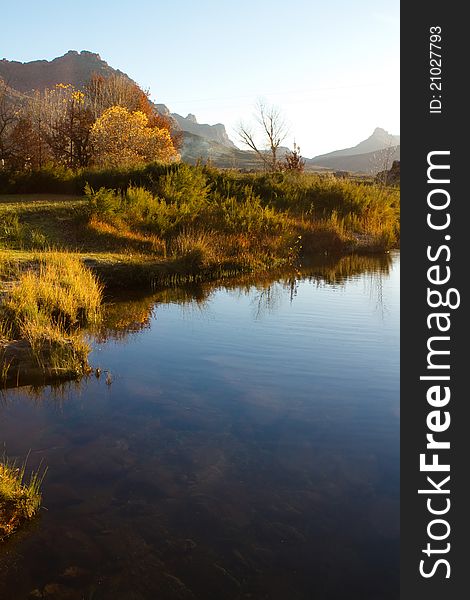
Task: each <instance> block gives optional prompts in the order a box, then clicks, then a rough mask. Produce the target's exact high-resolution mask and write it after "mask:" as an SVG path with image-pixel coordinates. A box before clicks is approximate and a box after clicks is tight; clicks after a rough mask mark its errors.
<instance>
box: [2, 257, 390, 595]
mask: <svg viewBox="0 0 470 600" xmlns="http://www.w3.org/2000/svg"><path fill="white" fill-rule="evenodd" d="M398 298H399V255H398V254H392V255H389V256H387V257H382V258H381V259H380V260H379V259H372V258H367V259H364V258H362V259H360V258H354V257H353V258H347V259H343V260H341V261H334V260H332V259H328V261H326V259H325V262H324V264H323V265H317V266H316V267H311V268H310V269H304V270H303V271H302V272H299V273H291V274H288V275H283V276H281V277H279V279H277V280H273V281H267V280H264V281H256V280H255V281H250V280H248V279H247V280H245V281H244V282H240V283H239V284H238V283H237V284H234V283H232V284H231V285H230V287H229V288H227V287H223V286H222V287H221V286H219V287H216V288H211V287H210V286H202V287H198V288H192V289H185V290H181V289H180V290H173V291H167V292H160V293H156V294H154V295H153V296H151V297H146V298H144V297H135V298H129V297H128V298H126V299H125V300H124V299H121V300H119V299H115V301H114V303H113V305H112V306H111V307H110V308H109V311H108V317H107V325H108V326H107V328H104V329H103V330H102V331H101V332H99V333H98V335H97V336H96V337H95V339H94V341H93V353H92V355H91V363H92V364H93V365H94V366H95V367H97V366H99V367H101V369H102V370H103V371H104V373H103V374H102V376H101V377H100V378H99V379H98V378H96V377H95V376H92V377H90V378H88V379H87V380H85V381H82V382H80V383H79V384H74V385H69V386H64V387H63V388H56V389H52V388H49V387H48V388H45V389H36V390H33V389H28V388H24V389H21V390H16V391H9V392H7V393H5V394H4V397H3V402H0V443H2V444H3V442H4V443H5V444H6V449H7V452H8V454H9V455H11V456H18V457H20V458H21V459H22V458H24V457H25V456H26V454H27V453H28V451H29V450H31V455H30V458H29V464H30V465H31V466H33V467H34V466H36V465H38V464H39V462H40V461H41V460H43V462H44V464H46V465H48V467H49V471H48V473H47V477H46V479H45V482H44V498H43V502H44V506H45V509H44V510H43V511H42V514H41V517H40V518H39V519H37V520H36V521H35V522H34V523H33V524H32V525H31V526H30V527H29V528H28V529H27V530H24V531H23V532H21V534H19V535H17V536H14V537H13V538H12V539H10V540H9V541H8V542H7V543H6V544H4V545H3V546H2V548H1V549H0V598H2V599H3V600H21V599H23V598H48V599H55V598H61V599H62V598H64V599H72V600H73V599H77V600H78V599H82V598H85V599H93V600H99V599H106V600H107V599H109V600H111V599H112V600H117V599H123V600H130V599H136V600H137V599H151V600H154V599H155V600H166V599H171V600H173V599H178V600H179V599H184V600H189V599H196V598H197V599H200V600H224V599H248V598H251V599H254V600H258V599H259V600H262V599H266V600H313V599H315V600H317V599H319V600H322V599H343V598H344V599H346V598H348V599H349V598H360V599H362V600H369V599H370V600H388V599H392V598H394V599H396V598H398V551H399V547H398V546H399V528H398V522H399V412H398V411H399V398H398V384H399V362H398V359H399V356H398V351H399V304H398ZM105 371H109V373H110V377H111V378H112V383H111V384H110V385H109V384H107V383H106V372H105ZM46 509H47V510H46ZM31 593H32V594H31ZM30 594H31V595H30Z"/></svg>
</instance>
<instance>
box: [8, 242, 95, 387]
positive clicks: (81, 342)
mask: <svg viewBox="0 0 470 600" xmlns="http://www.w3.org/2000/svg"><path fill="white" fill-rule="evenodd" d="M18 273H19V274H18V279H17V280H16V281H14V282H13V283H12V285H11V286H10V287H9V289H7V290H6V292H5V293H4V296H3V298H2V300H1V302H0V321H1V322H2V327H1V329H0V338H2V339H3V344H2V345H3V350H2V353H3V357H2V364H3V365H4V366H3V367H2V371H1V373H0V374H1V375H2V377H3V379H4V381H7V380H8V379H12V378H15V377H16V378H18V377H19V376H20V374H21V372H23V374H24V372H28V371H29V372H30V373H37V372H38V371H39V372H40V373H42V374H44V375H46V376H53V377H73V376H78V375H81V374H83V373H85V372H86V371H87V370H88V368H89V367H88V360H87V358H88V353H89V351H90V348H89V346H88V344H87V342H86V340H85V338H84V335H83V332H82V328H83V327H84V326H89V325H91V324H95V323H97V322H98V321H99V319H100V316H101V313H100V310H101V308H100V307H101V301H102V287H101V285H100V284H99V283H98V282H97V280H96V278H95V276H94V275H93V274H92V273H91V271H90V270H89V269H88V268H87V267H85V266H84V265H83V263H82V261H81V260H80V258H79V257H77V256H75V255H73V254H69V253H64V252H54V251H50V252H41V253H36V254H35V255H34V256H33V257H32V260H31V262H29V263H28V268H26V269H25V270H24V271H21V269H19V271H18Z"/></svg>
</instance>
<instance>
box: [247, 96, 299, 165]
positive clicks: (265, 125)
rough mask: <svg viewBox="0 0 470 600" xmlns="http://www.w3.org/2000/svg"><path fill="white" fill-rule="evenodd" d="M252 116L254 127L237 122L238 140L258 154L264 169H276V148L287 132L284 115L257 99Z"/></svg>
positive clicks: (277, 162)
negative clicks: (255, 124)
mask: <svg viewBox="0 0 470 600" xmlns="http://www.w3.org/2000/svg"><path fill="white" fill-rule="evenodd" d="M254 118H255V122H256V123H257V126H255V127H254V126H253V125H251V124H248V123H244V122H241V123H240V124H239V126H238V130H237V131H238V135H239V138H240V141H241V142H242V143H243V144H245V145H246V146H248V147H249V148H250V149H251V150H253V151H254V152H255V153H256V154H257V155H258V157H259V158H260V159H261V161H262V162H263V164H264V167H265V169H266V170H268V171H276V170H277V169H278V168H279V161H278V148H279V146H280V145H281V142H282V141H283V140H284V139H285V138H286V136H287V133H288V128H287V125H286V122H285V120H284V117H283V116H282V113H281V112H280V110H279V109H278V108H277V107H275V106H269V105H267V104H266V103H265V102H264V101H263V100H259V101H258V103H257V105H256V109H255V115H254ZM258 139H260V141H259V142H258Z"/></svg>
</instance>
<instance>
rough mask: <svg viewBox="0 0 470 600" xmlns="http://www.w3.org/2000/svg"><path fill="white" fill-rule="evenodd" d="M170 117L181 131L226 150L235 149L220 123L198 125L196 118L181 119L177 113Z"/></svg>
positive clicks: (189, 116)
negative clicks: (214, 143)
mask: <svg viewBox="0 0 470 600" xmlns="http://www.w3.org/2000/svg"><path fill="white" fill-rule="evenodd" d="M171 116H172V117H173V118H174V119H175V120H176V122H177V123H178V125H179V126H180V127H181V129H182V130H183V131H187V132H188V133H193V134H195V135H198V136H200V137H202V138H205V139H208V140H212V141H214V142H217V143H218V144H221V145H222V146H226V147H227V148H236V146H235V144H234V143H233V142H232V140H231V139H230V138H229V137H228V135H227V132H226V130H225V125H222V123H217V124H216V125H207V124H205V123H198V122H197V119H196V117H195V116H194V115H192V114H189V115H188V116H187V117H182V116H181V115H178V114H177V113H171Z"/></svg>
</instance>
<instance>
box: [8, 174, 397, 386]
mask: <svg viewBox="0 0 470 600" xmlns="http://www.w3.org/2000/svg"><path fill="white" fill-rule="evenodd" d="M52 175H54V176H52ZM35 178H36V179H35ZM85 180H86V181H87V182H86V183H85V184H84V181H85ZM90 182H91V183H90ZM101 183H103V184H104V185H100V184H101ZM33 184H34V185H35V186H36V189H41V190H42V189H51V190H52V191H68V190H74V189H75V188H78V189H81V191H82V194H81V195H77V194H75V195H70V194H64V193H56V194H54V193H51V192H47V193H33V194H27V193H18V194H10V195H0V303H1V307H2V311H3V326H2V330H0V344H1V345H0V352H1V357H0V364H1V370H0V378H1V380H2V381H3V382H5V381H7V380H8V381H9V383H10V384H11V382H12V380H13V379H14V380H15V382H16V384H19V383H20V379H22V380H23V381H34V380H36V379H38V378H39V379H41V378H42V379H43V380H44V379H45V380H50V379H54V378H56V377H66V378H68V377H71V376H76V375H80V374H83V373H84V372H85V370H86V368H87V361H86V356H87V353H88V350H87V348H88V346H87V344H86V341H85V340H84V338H83V335H82V334H81V333H80V331H79V330H80V327H82V326H84V325H85V324H86V321H87V319H84V320H81V317H80V315H84V314H87V313H86V310H85V308H84V306H82V304H83V301H84V299H85V298H84V295H83V290H85V289H88V290H92V289H93V290H95V292H96V293H94V295H95V298H96V299H97V298H98V296H99V294H98V292H97V290H98V289H99V288H100V286H105V287H106V288H108V289H111V288H126V289H129V288H139V289H145V288H152V287H153V288H155V287H164V286H170V285H179V284H184V283H194V282H203V281H216V280H220V279H225V278H228V277H234V276H236V275H240V274H249V273H263V272H269V271H273V270H276V269H281V268H285V267H287V266H289V265H290V266H294V265H298V264H300V263H301V262H303V261H305V260H307V259H309V258H311V257H315V256H324V255H325V254H338V255H341V254H350V253H352V252H362V253H371V252H372V253H373V252H378V253H383V252H386V251H387V250H388V249H389V248H391V247H396V245H397V244H398V241H399V191H398V190H397V189H395V188H387V187H385V186H383V185H375V184H371V183H370V182H368V183H366V182H361V181H348V180H337V179H335V178H332V177H322V176H320V175H314V174H292V173H274V174H263V173H250V174H247V173H239V172H235V171H233V172H232V171H220V170H216V169H212V168H207V167H204V168H202V167H190V166H188V165H182V164H181V165H174V166H172V167H163V166H158V165H153V166H152V165H148V166H147V167H145V168H144V169H140V170H138V169H137V170H136V169H134V170H130V171H125V172H122V171H119V172H106V173H104V172H81V173H75V174H72V175H71V174H68V175H67V173H65V172H60V173H52V174H51V172H47V171H46V172H44V173H39V174H38V173H36V174H34V173H30V174H23V175H22V179H21V178H20V179H18V180H15V179H14V178H13V179H12V181H11V182H10V184H9V185H10V188H11V189H16V190H18V189H25V190H28V191H29V189H30V186H32V185H33ZM80 186H82V187H81V188H80ZM93 186H94V187H93ZM98 186H99V187H98ZM58 249H60V251H59V250H58ZM46 273H49V275H48V280H47V282H44V281H43V280H42V279H41V277H43V276H44V275H45V274H46ZM72 273H73V275H72ZM38 278H39V279H38ZM72 280H73V282H74V284H73V285H71V283H70V282H71V281H72ZM21 286H26V288H25V289H27V290H28V294H29V296H28V298H29V300H28V302H26V304H25V303H23V302H22V301H20V300H19V299H20V298H22V297H23V296H24V295H25V291H24V290H22V289H21ZM36 289H42V291H43V294H42V296H41V294H39V296H35V295H34V293H33V292H32V290H36ZM64 294H65V296H66V297H67V301H66V302H65V304H64V302H63V301H62V300H63V299H61V296H63V295H64ZM74 303H76V306H75V304H74ZM72 305H73V306H74V308H73V311H78V312H74V313H73V314H71V313H69V312H67V311H68V310H69V308H68V307H69V306H72ZM98 305H99V300H96V307H95V308H96V310H98ZM45 306H47V307H48V309H47V311H45V312H44V307H45ZM64 306H67V308H66V310H65V312H64ZM71 310H72V309H71ZM46 313H47V314H46ZM38 315H39V321H38ZM46 330H47V331H46ZM31 336H33V337H31ZM28 356H29V357H30V358H31V357H32V358H31V360H29V362H28V360H27V358H26V357H28ZM57 356H59V357H60V360H59V359H58V358H57ZM64 357H65V358H64ZM56 359H57V360H56ZM31 361H32V362H31Z"/></svg>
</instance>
